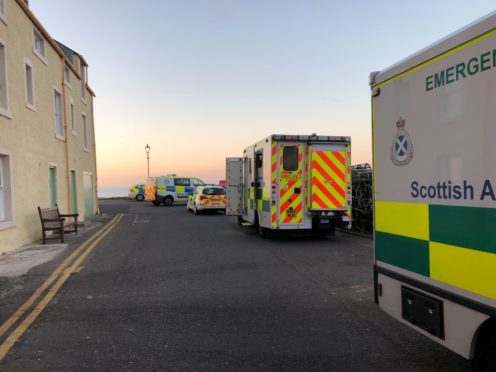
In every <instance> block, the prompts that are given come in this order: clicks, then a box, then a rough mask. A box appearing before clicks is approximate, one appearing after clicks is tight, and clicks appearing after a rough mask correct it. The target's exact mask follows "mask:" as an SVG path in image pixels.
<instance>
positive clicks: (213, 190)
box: [203, 187, 226, 195]
mask: <svg viewBox="0 0 496 372" xmlns="http://www.w3.org/2000/svg"><path fill="white" fill-rule="evenodd" d="M203 195H226V191H225V190H224V189H221V188H219V187H207V188H205V189H203Z"/></svg>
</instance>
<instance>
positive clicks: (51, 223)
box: [38, 205, 79, 244]
mask: <svg viewBox="0 0 496 372" xmlns="http://www.w3.org/2000/svg"><path fill="white" fill-rule="evenodd" d="M38 214H39V215H40V221H41V230H42V233H43V244H45V243H46V241H47V240H48V239H60V241H61V243H63V242H64V233H70V232H74V233H76V235H77V228H78V226H77V219H78V216H79V214H77V213H74V214H60V212H59V207H58V205H55V207H53V208H40V207H38ZM47 231H52V232H53V234H52V235H53V236H52V235H51V236H50V237H47Z"/></svg>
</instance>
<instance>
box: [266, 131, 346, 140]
mask: <svg viewBox="0 0 496 372" xmlns="http://www.w3.org/2000/svg"><path fill="white" fill-rule="evenodd" d="M272 139H273V140H274V141H312V142H350V137H347V136H318V135H317V134H315V133H312V134H311V135H310V136H298V135H287V134H274V135H273V136H272Z"/></svg>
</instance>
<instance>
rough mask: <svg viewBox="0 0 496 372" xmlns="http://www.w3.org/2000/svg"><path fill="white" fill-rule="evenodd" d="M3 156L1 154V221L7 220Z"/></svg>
mask: <svg viewBox="0 0 496 372" xmlns="http://www.w3.org/2000/svg"><path fill="white" fill-rule="evenodd" d="M3 158H4V157H3V156H1V155H0V221H5V186H4V182H5V181H4V175H3Z"/></svg>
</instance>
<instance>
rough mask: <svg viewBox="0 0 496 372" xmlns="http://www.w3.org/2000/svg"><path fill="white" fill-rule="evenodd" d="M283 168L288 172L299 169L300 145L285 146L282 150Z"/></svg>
mask: <svg viewBox="0 0 496 372" xmlns="http://www.w3.org/2000/svg"><path fill="white" fill-rule="evenodd" d="M282 168H283V169H284V170H285V171H288V172H295V171H297V170H298V147H296V146H284V149H283V150H282Z"/></svg>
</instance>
